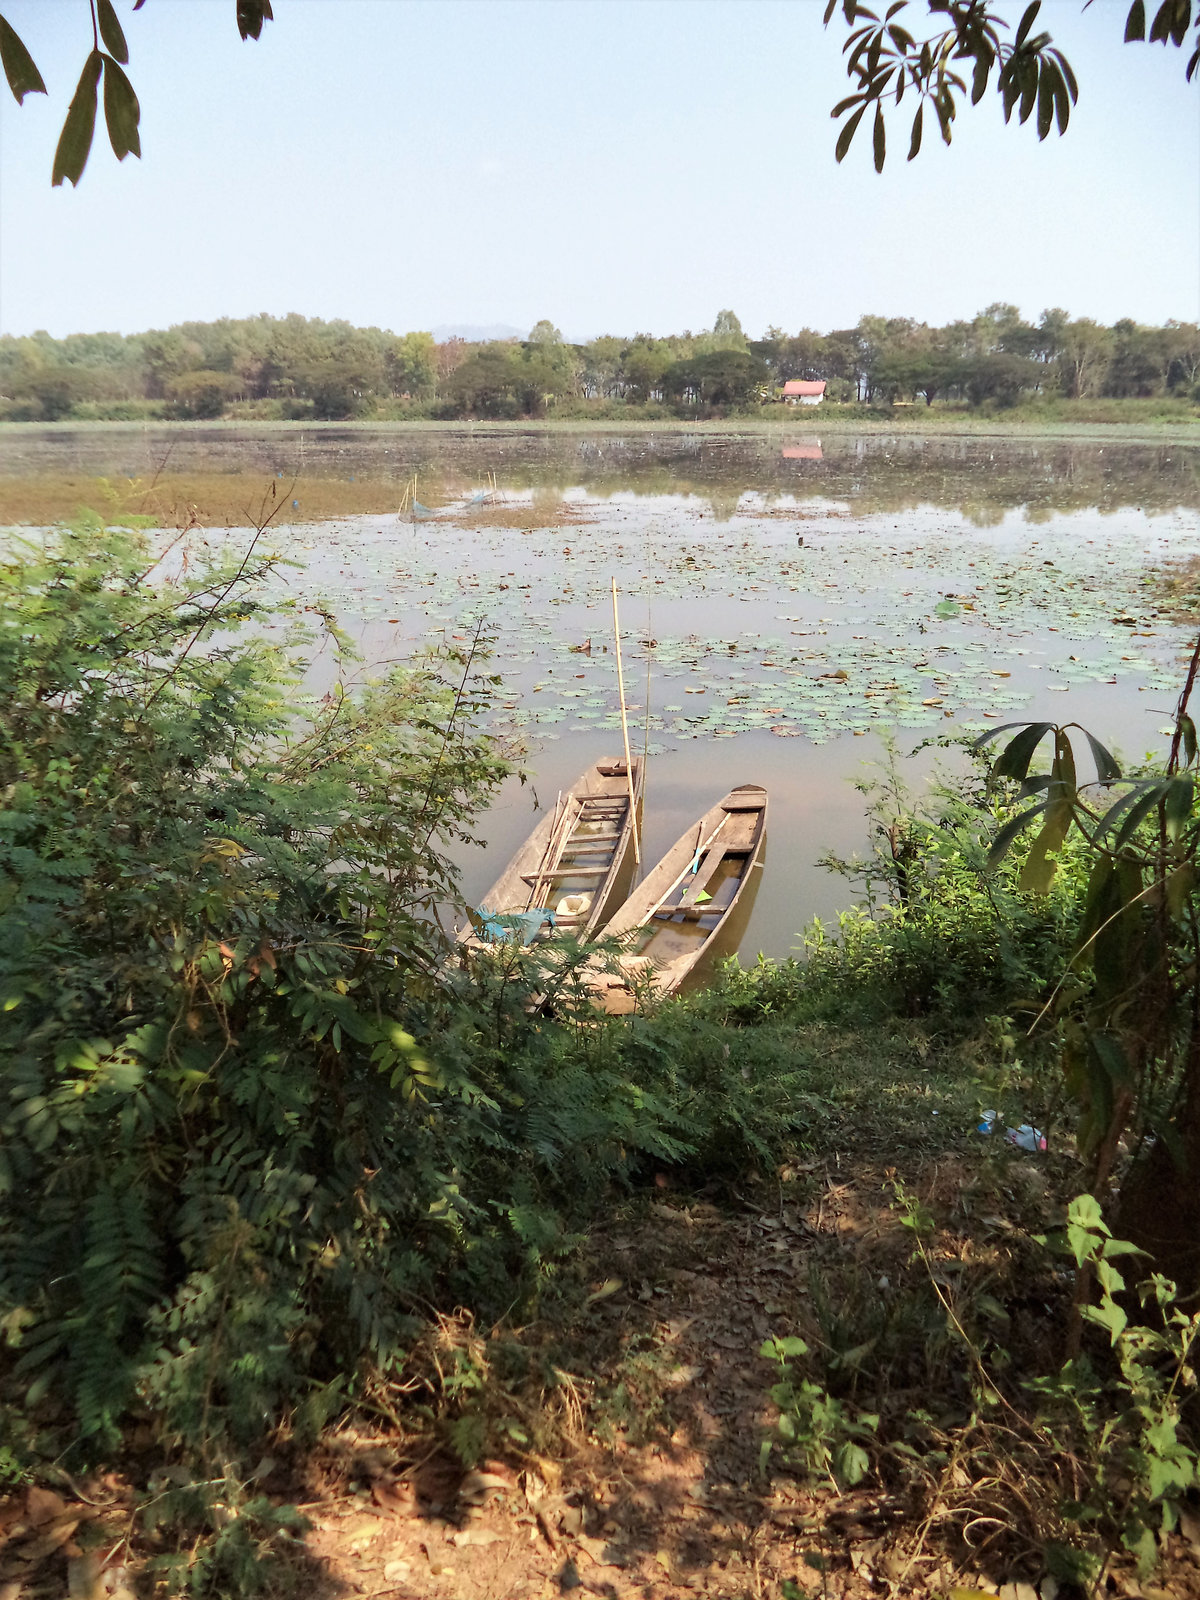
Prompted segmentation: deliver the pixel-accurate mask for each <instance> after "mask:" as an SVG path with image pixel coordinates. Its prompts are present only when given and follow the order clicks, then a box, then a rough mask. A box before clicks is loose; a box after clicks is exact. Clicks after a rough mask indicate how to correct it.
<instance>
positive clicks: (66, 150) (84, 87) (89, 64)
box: [50, 50, 104, 188]
mask: <svg viewBox="0 0 1200 1600" xmlns="http://www.w3.org/2000/svg"><path fill="white" fill-rule="evenodd" d="M103 65H104V57H103V56H102V55H101V54H100V52H99V50H93V51H92V52H91V54H90V55H89V56H88V58H87V60H86V61H85V62H84V66H83V71H82V72H81V73H80V75H79V83H78V85H77V86H76V89H75V93H74V95H73V96H72V97H71V104H70V105H69V106H68V107H67V116H66V121H65V122H64V123H63V126H62V133H61V134H59V137H58V148H57V149H56V150H55V152H54V173H53V176H52V177H51V179H50V183H51V186H52V187H53V188H58V186H59V185H60V184H61V183H62V181H63V179H64V178H69V179H70V180H71V182H72V184H78V182H79V180H80V178H82V177H83V169H84V167H86V166H87V158H88V153H89V152H90V150H91V148H92V136H93V134H94V133H95V131H96V88H97V86H98V84H99V82H100V72H101V68H102V67H103Z"/></svg>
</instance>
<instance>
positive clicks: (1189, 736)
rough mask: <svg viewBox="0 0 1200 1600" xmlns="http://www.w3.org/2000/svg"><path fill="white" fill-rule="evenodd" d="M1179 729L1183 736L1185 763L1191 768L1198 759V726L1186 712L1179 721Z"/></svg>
mask: <svg viewBox="0 0 1200 1600" xmlns="http://www.w3.org/2000/svg"><path fill="white" fill-rule="evenodd" d="M1179 729H1180V732H1181V733H1182V735H1183V758H1184V762H1185V764H1186V765H1187V766H1189V767H1190V766H1191V764H1192V762H1193V761H1195V759H1196V724H1195V723H1194V722H1193V721H1192V719H1191V717H1189V716H1188V714H1187V713H1186V712H1184V714H1183V715H1182V716H1181V717H1180V719H1179Z"/></svg>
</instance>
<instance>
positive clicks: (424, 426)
mask: <svg viewBox="0 0 1200 1600" xmlns="http://www.w3.org/2000/svg"><path fill="white" fill-rule="evenodd" d="M149 422H152V423H155V424H156V425H158V424H164V425H166V424H169V425H170V426H171V427H172V428H181V429H182V428H186V429H189V430H191V429H219V428H228V427H229V426H230V425H231V424H236V423H243V424H246V425H250V426H253V427H254V428H255V429H256V430H257V429H259V428H270V429H273V430H275V429H278V430H286V431H289V432H295V431H302V430H304V429H311V428H314V427H322V426H323V427H332V428H337V429H338V430H339V431H340V430H342V429H349V430H353V431H356V432H359V431H367V430H374V429H391V428H413V429H419V430H421V431H425V430H437V431H452V432H453V431H462V430H468V431H471V432H477V431H479V430H483V431H486V432H489V433H490V432H496V433H504V432H517V433H525V432H528V431H530V430H534V431H538V432H540V431H548V432H558V431H563V432H587V431H590V430H592V429H593V428H594V429H596V430H597V431H601V432H608V431H610V430H613V429H620V428H624V427H629V426H637V427H643V426H646V425H652V426H654V427H655V428H658V429H667V430H669V431H671V432H691V431H693V430H695V431H700V432H716V433H724V432H732V433H745V432H758V431H760V430H762V431H767V432H775V431H783V432H820V431H831V432H832V431H842V430H846V431H848V432H853V433H872V432H877V431H881V432H890V431H893V430H902V431H903V432H905V433H912V434H921V433H942V432H946V433H950V434H955V433H962V434H966V435H972V434H977V433H982V434H990V433H1000V434H1004V433H1009V432H1014V433H1022V432H1026V431H1028V432H1030V433H1035V434H1036V433H1038V432H1040V431H1042V430H1046V431H1047V433H1050V432H1053V433H1058V432H1059V430H1061V431H1062V434H1063V436H1064V437H1084V435H1082V434H1077V433H1076V431H1075V430H1078V429H1085V428H1095V429H1098V430H1100V432H1099V433H1098V434H1097V435H1096V436H1097V437H1103V436H1105V435H1106V434H1107V433H1108V431H1109V430H1112V429H1122V430H1124V429H1139V430H1143V431H1147V432H1150V433H1153V434H1155V435H1157V434H1158V433H1159V431H1160V430H1162V429H1166V428H1170V429H1176V428H1181V427H1183V428H1187V427H1192V426H1197V427H1200V403H1198V402H1196V401H1194V400H1191V399H1186V398H1180V397H1173V396H1162V397H1159V398H1152V399H1137V398H1129V399H1105V398H1092V399H1084V400H1067V399H1044V400H1043V399H1038V400H1034V401H1029V402H1026V403H1023V404H1017V405H1013V406H1008V407H1004V408H988V407H971V406H965V405H955V404H944V403H941V402H935V403H934V404H933V405H932V406H926V405H925V404H924V403H923V402H920V403H916V404H897V405H860V404H858V403H841V402H837V401H824V402H822V403H821V404H820V405H818V406H786V405H780V404H771V405H765V406H752V407H748V408H740V409H738V410H736V411H734V412H731V413H729V414H727V415H721V414H719V413H714V414H701V413H700V412H699V411H698V409H697V408H696V407H683V408H676V407H666V406H662V405H658V404H653V405H637V404H635V403H632V402H606V401H600V402H588V401H580V402H575V403H572V404H570V405H559V406H555V407H553V408H552V409H551V410H550V412H549V413H548V414H544V415H541V416H531V417H521V418H504V419H498V418H497V419H492V418H457V419H436V418H432V417H429V416H426V415H422V414H421V412H420V411H419V410H414V409H413V408H405V407H393V408H391V409H390V410H389V409H387V408H381V409H380V411H379V414H377V415H373V416H366V417H363V416H359V417H354V418H346V419H342V420H338V421H332V422H324V423H322V422H320V421H317V420H315V419H313V418H305V419H299V420H295V419H286V418H284V417H281V416H280V415H279V414H278V411H277V409H275V408H273V407H272V406H271V405H270V404H269V403H261V404H245V405H236V404H235V405H232V406H230V407H229V408H228V409H227V410H226V411H225V412H224V413H223V415H222V416H220V417H218V418H209V419H205V420H197V419H172V418H171V417H170V416H169V415H168V413H167V412H165V411H164V409H163V408H162V407H161V406H158V405H156V404H155V403H154V402H149V401H148V402H145V403H144V404H143V405H142V406H141V407H139V408H138V409H137V411H136V414H133V415H105V414H104V413H103V411H102V409H98V410H96V412H95V414H94V415H93V414H91V413H90V412H81V413H78V414H76V415H74V416H72V417H70V418H65V419H59V420H55V421H40V420H33V421H29V420H22V421H12V420H9V419H7V418H3V419H0V437H3V435H4V434H6V433H14V434H19V433H21V432H25V431H33V430H37V431H40V430H42V429H51V430H54V431H59V430H64V431H65V430H70V429H75V428H80V427H87V428H101V427H103V428H114V429H116V428H128V429H132V428H138V427H143V426H145V424H146V423H149ZM1131 437H1132V435H1131Z"/></svg>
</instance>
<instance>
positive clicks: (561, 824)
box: [525, 790, 574, 911]
mask: <svg viewBox="0 0 1200 1600" xmlns="http://www.w3.org/2000/svg"><path fill="white" fill-rule="evenodd" d="M573 798H574V797H573V796H572V795H571V794H570V793H568V794H567V796H566V798H565V799H564V798H563V795H562V792H561V790H560V791H559V803H560V804H561V805H562V812H561V814H560V815H558V816H556V817H555V819H554V826H553V827H552V828H551V830H550V837H549V839H548V840H547V841H546V848H545V851H544V852H543V854H542V861H541V865H540V867H539V868H538V875H537V878H536V879H535V880H534V882H533V884H532V885H531V887H530V890H529V899H528V900H527V901H526V902H525V909H526V911H534V910H536V909H537V906H536V902H537V897H538V895H539V894H541V892H542V885H543V883H549V881H550V877H551V875H552V874H553V873H554V872H555V870H556V869H557V867H558V863H559V862H560V861H561V860H562V856H563V850H564V849H565V848H566V843H567V838H568V836H569V835H570V832H571V827H572V826H573V824H571V823H568V821H567V818H568V817H569V816H570V813H571V801H572V799H573ZM556 809H557V808H556Z"/></svg>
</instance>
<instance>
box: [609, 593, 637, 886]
mask: <svg viewBox="0 0 1200 1600" xmlns="http://www.w3.org/2000/svg"><path fill="white" fill-rule="evenodd" d="M612 600H613V637H614V639H615V640H616V645H617V693H618V694H619V695H620V697H621V737H622V738H623V739H624V741H625V782H626V783H627V784H628V785H629V820H630V822H631V823H632V825H633V864H634V868H635V869H636V870H639V871H640V869H641V865H642V846H641V841H640V840H639V839H638V816H637V800H636V799H635V797H634V793H633V759H632V757H631V756H630V754H629V718H628V717H627V716H626V714H625V669H624V668H623V667H622V665H621V623H620V619H619V617H618V616H617V580H616V579H615V578H614V579H613V581H612Z"/></svg>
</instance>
